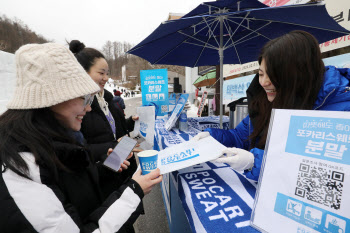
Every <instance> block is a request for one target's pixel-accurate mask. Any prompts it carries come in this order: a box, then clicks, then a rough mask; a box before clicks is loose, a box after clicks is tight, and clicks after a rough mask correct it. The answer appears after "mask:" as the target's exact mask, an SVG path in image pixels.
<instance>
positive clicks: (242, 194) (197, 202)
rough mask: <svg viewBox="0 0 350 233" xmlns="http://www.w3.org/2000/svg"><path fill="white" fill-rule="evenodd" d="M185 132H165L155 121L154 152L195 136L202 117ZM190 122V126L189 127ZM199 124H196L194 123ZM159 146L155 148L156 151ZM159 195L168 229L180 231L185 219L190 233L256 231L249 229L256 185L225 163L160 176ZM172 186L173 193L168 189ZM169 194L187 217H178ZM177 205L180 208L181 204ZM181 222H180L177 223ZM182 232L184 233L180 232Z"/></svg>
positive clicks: (161, 125) (198, 166) (159, 121)
mask: <svg viewBox="0 0 350 233" xmlns="http://www.w3.org/2000/svg"><path fill="white" fill-rule="evenodd" d="M189 122H191V124H189V126H190V127H189V130H188V132H183V131H179V130H178V129H173V130H171V131H169V132H168V131H166V130H165V129H164V124H165V120H163V119H161V120H157V121H156V136H155V138H156V140H155V148H156V149H165V148H166V147H168V146H172V145H174V144H178V143H181V142H183V141H187V140H189V139H190V138H191V137H193V136H195V135H196V134H197V133H198V132H200V131H201V130H200V129H197V128H195V127H193V126H195V125H197V127H198V126H200V125H201V124H199V122H205V119H203V118H190V119H189ZM192 123H193V124H192ZM195 123H198V124H195ZM216 124H217V127H218V124H219V123H218V122H217V123H216ZM157 147H158V148H157ZM163 180H164V182H162V192H163V199H164V202H165V206H166V210H167V217H168V219H169V224H170V230H171V232H173V233H175V232H176V233H177V232H179V231H180V230H179V228H178V227H179V226H181V224H184V223H182V222H181V221H186V220H184V219H186V218H187V221H188V224H189V226H190V230H191V231H192V232H197V233H203V232H238V233H243V232H245V233H250V232H258V231H257V230H255V229H254V228H252V227H250V225H249V221H250V217H251V212H252V208H253V204H254V196H255V191H256V183H255V182H254V181H250V180H248V179H246V178H245V177H244V176H243V175H242V174H240V173H238V172H236V171H234V170H233V169H231V167H229V166H228V165H226V164H221V163H211V162H207V163H203V164H198V165H196V166H193V167H189V168H186V169H182V170H180V171H175V172H172V173H171V174H166V175H165V176H164V177H163ZM171 187H174V189H175V190H171ZM171 194H173V195H174V194H176V195H178V197H179V198H177V199H180V200H181V204H182V207H183V209H184V212H185V215H186V218H181V217H180V216H176V215H179V213H181V211H177V212H176V214H174V211H172V209H173V208H178V207H179V206H178V205H179V203H175V201H174V200H176V199H174V197H171ZM181 204H180V205H181ZM177 218H178V219H181V221H177ZM182 232H183V230H182Z"/></svg>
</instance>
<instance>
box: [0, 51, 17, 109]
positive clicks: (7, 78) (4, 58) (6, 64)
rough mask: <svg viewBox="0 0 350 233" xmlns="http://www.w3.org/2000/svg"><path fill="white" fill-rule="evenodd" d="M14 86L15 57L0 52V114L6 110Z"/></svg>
mask: <svg viewBox="0 0 350 233" xmlns="http://www.w3.org/2000/svg"><path fill="white" fill-rule="evenodd" d="M15 84H16V66H15V55H14V54H12V53H6V52H3V51H0V88H1V90H0V114H1V113H3V112H4V111H6V110H7V108H6V104H7V103H8V101H9V100H10V99H11V97H12V95H13V93H14V88H15Z"/></svg>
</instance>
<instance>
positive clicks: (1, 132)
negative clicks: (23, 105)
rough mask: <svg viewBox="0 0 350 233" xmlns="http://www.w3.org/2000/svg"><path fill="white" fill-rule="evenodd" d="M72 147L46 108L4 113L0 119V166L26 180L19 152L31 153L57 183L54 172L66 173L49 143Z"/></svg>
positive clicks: (25, 170) (26, 175) (27, 176)
mask: <svg viewBox="0 0 350 233" xmlns="http://www.w3.org/2000/svg"><path fill="white" fill-rule="evenodd" d="M54 140H58V141H61V142H67V143H74V144H76V142H75V140H74V139H73V138H72V137H70V136H69V134H68V131H67V129H65V128H64V127H63V126H61V124H60V123H59V122H58V121H57V120H56V118H55V117H54V114H53V113H52V111H51V110H50V109H49V108H42V109H29V110H13V109H10V110H7V111H6V112H4V113H3V114H2V115H1V116H0V165H2V166H4V168H5V169H4V170H3V171H2V172H4V171H5V170H6V169H11V170H12V171H13V172H15V173H17V174H18V175H20V176H22V177H26V178H28V179H30V178H29V174H28V166H27V164H26V162H25V161H24V159H23V158H22V157H21V156H20V154H19V153H20V152H31V153H32V154H33V155H34V158H35V161H36V163H37V164H39V165H43V166H46V167H48V168H49V170H50V171H51V172H52V173H53V175H54V177H55V178H56V179H57V168H62V169H64V170H68V169H67V168H66V167H65V166H64V165H63V164H62V163H61V162H60V161H59V160H58V158H57V156H56V154H55V150H54V146H53V141H54Z"/></svg>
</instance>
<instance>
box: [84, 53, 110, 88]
mask: <svg viewBox="0 0 350 233" xmlns="http://www.w3.org/2000/svg"><path fill="white" fill-rule="evenodd" d="M88 74H89V75H90V77H91V78H92V79H93V80H94V81H95V83H97V85H98V86H99V87H100V90H101V91H103V89H104V86H105V84H106V82H107V81H108V74H109V69H108V64H107V61H106V60H105V59H104V58H97V59H95V63H94V65H93V66H91V67H90V70H89V72H88Z"/></svg>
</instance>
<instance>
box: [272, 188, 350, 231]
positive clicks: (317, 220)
mask: <svg viewBox="0 0 350 233" xmlns="http://www.w3.org/2000/svg"><path fill="white" fill-rule="evenodd" d="M274 211H275V212H276V213H279V214H281V215H283V216H285V217H287V218H290V219H292V220H293V221H296V222H298V223H300V224H303V225H305V226H307V227H309V228H312V229H314V230H316V231H317V232H324V233H330V232H331V233H339V232H342V233H345V232H348V231H347V230H346V228H347V227H346V225H348V226H349V224H350V220H349V219H347V218H344V217H342V216H339V215H337V214H335V213H332V212H329V211H327V210H324V209H321V208H319V207H317V206H314V205H310V204H308V203H306V202H303V201H300V200H297V199H295V198H292V197H288V196H286V195H284V194H282V193H277V198H276V203H275V208H274ZM299 230H300V231H299ZM298 232H303V231H302V228H301V227H299V229H298ZM304 232H305V231H304Z"/></svg>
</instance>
